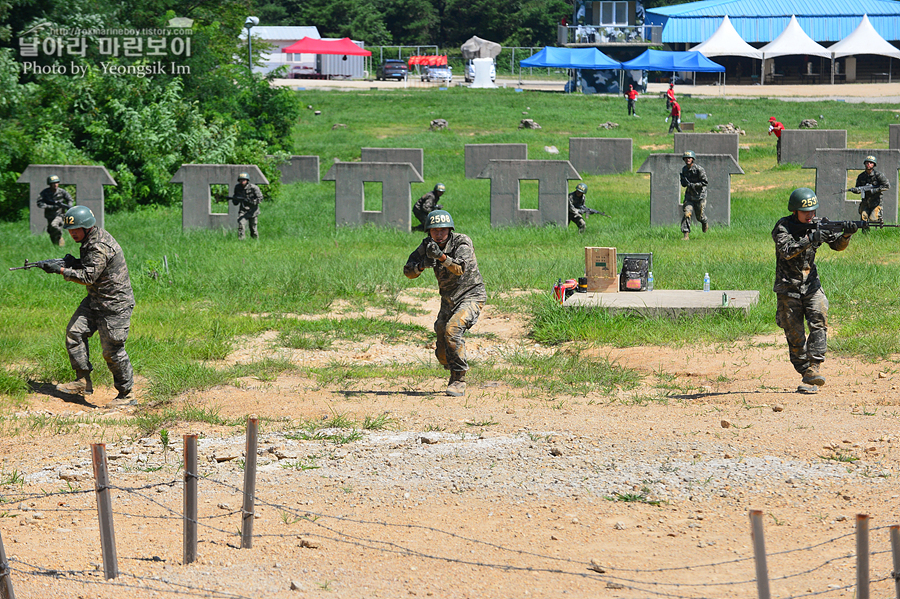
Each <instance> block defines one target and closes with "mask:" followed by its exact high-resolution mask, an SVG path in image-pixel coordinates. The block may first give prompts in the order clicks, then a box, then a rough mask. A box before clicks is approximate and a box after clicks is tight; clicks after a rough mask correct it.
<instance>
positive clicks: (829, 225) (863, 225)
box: [804, 217, 900, 233]
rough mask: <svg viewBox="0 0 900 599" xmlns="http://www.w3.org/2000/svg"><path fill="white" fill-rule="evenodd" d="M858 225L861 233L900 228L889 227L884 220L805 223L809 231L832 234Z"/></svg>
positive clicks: (822, 220)
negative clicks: (886, 228) (851, 225)
mask: <svg viewBox="0 0 900 599" xmlns="http://www.w3.org/2000/svg"><path fill="white" fill-rule="evenodd" d="M851 223H852V224H854V225H856V228H857V229H859V230H860V231H865V230H867V229H883V228H884V227H900V225H888V224H885V222H884V221H882V220H875V221H868V220H828V219H827V218H824V217H823V218H819V217H816V218H814V219H812V221H810V222H809V223H805V224H804V227H805V228H806V229H807V230H816V231H831V232H832V233H843V232H844V229H845V228H846V227H847V226H848V225H850V224H851Z"/></svg>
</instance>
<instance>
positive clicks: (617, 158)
mask: <svg viewBox="0 0 900 599" xmlns="http://www.w3.org/2000/svg"><path fill="white" fill-rule="evenodd" d="M569 162H571V163H572V166H574V167H575V170H576V171H578V173H579V174H581V175H614V174H616V173H630V172H631V169H632V166H633V162H632V140H631V138H630V137H624V138H622V137H570V138H569Z"/></svg>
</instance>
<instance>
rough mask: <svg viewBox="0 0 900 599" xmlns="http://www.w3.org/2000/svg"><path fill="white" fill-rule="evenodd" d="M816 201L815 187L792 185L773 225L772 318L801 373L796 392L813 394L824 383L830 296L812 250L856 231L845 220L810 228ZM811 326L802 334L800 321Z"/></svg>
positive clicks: (844, 241) (837, 246)
mask: <svg viewBox="0 0 900 599" xmlns="http://www.w3.org/2000/svg"><path fill="white" fill-rule="evenodd" d="M818 206H819V201H818V199H817V198H816V192H814V191H813V190H811V189H808V188H806V187H801V188H799V189H795V190H794V192H793V193H792V194H791V197H790V200H789V201H788V210H790V211H791V212H792V213H793V214H791V215H790V216H785V217H784V218H782V219H781V220H779V221H778V223H776V224H775V228H774V229H773V230H772V239H773V240H774V241H775V260H776V261H775V287H774V291H775V293H776V295H777V297H778V309H777V311H776V312H775V322H776V323H777V324H778V326H779V327H781V328H782V329H784V334H785V337H786V338H787V343H788V351H789V352H790V356H791V364H793V365H794V369H795V370H796V371H797V372H798V373H800V374H801V375H803V380H802V382H801V384H800V386H799V387H798V388H797V391H798V392H800V393H816V392H817V387H821V386H822V385H824V384H825V377H824V376H822V374H821V373H820V372H819V365H820V364H821V363H822V362H823V361H824V360H825V352H826V350H827V349H828V346H827V332H828V322H827V316H828V298H827V297H825V292H824V291H822V284H821V283H820V282H819V274H818V271H817V270H816V264H815V259H816V250H818V249H819V247H820V246H821V245H822V244H823V243H827V244H828V245H829V247H831V249H833V250H835V251H838V252H840V251H843V250H845V249H846V248H847V246H848V245H849V244H850V236H851V235H853V233H855V232H856V228H857V227H856V224H854V223H853V221H849V223H848V225H847V226H846V227H845V228H844V230H843V231H842V232H840V233H838V232H831V231H822V230H816V229H814V228H813V229H811V228H810V227H809V226H808V223H810V222H811V221H812V219H813V218H814V217H815V216H816V208H818ZM804 319H805V320H806V323H807V324H808V325H809V336H808V337H807V336H806V330H805V328H804V324H803V321H804Z"/></svg>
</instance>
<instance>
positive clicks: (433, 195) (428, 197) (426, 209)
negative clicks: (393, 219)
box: [413, 183, 447, 231]
mask: <svg viewBox="0 0 900 599" xmlns="http://www.w3.org/2000/svg"><path fill="white" fill-rule="evenodd" d="M445 191H447V188H446V187H445V186H444V184H443V183H438V184H437V185H435V186H434V189H433V190H431V191H429V192H428V193H426V194H425V195H423V196H422V197H421V198H419V199H418V200H417V201H416V203H415V204H414V205H413V214H414V215H415V217H416V218H417V219H419V224H418V225H416V226H415V228H414V230H416V231H424V230H425V225H426V221H427V220H428V215H429V214H430V213H431V212H433V211H435V210H443V209H444V207H443V206H441V205H440V204H438V201H439V200H440V199H441V196H442V195H444V192H445Z"/></svg>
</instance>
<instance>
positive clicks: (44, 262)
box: [10, 258, 66, 270]
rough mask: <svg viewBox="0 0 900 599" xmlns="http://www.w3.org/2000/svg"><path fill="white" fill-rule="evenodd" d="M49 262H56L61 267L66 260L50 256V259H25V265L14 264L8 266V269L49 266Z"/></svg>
mask: <svg viewBox="0 0 900 599" xmlns="http://www.w3.org/2000/svg"><path fill="white" fill-rule="evenodd" d="M51 264H58V265H59V266H60V268H61V267H63V266H65V265H66V261H65V259H64V258H51V259H50V260H41V261H39V262H29V261H28V260H26V261H25V266H14V267H12V268H10V270H28V269H29V268H44V266H49V265H51Z"/></svg>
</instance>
